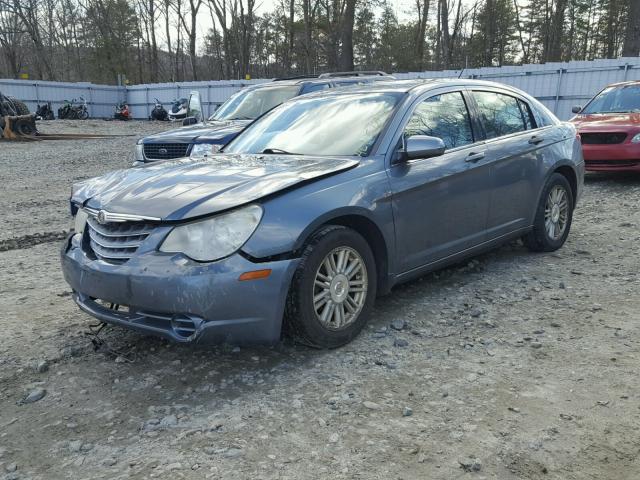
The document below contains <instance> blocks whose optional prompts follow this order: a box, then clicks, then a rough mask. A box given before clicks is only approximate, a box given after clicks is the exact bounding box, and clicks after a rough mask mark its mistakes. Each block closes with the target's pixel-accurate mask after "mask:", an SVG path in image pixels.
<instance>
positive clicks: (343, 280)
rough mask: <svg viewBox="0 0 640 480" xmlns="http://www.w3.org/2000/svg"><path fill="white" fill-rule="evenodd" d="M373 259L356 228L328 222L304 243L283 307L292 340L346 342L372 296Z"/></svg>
mask: <svg viewBox="0 0 640 480" xmlns="http://www.w3.org/2000/svg"><path fill="white" fill-rule="evenodd" d="M376 279H377V276H376V264H375V259H374V256H373V253H372V252H371V248H370V247H369V244H368V243H367V241H366V240H365V239H364V238H363V237H362V236H361V235H360V234H359V233H357V232H356V231H354V230H352V229H350V228H346V227H342V226H337V225H330V226H327V227H324V228H323V229H321V230H320V231H318V232H317V233H316V234H315V235H314V236H313V238H312V239H311V240H310V241H309V243H308V244H307V246H306V247H305V249H304V252H303V254H302V258H301V261H300V265H299V266H298V269H297V270H296V272H295V274H294V277H293V281H292V283H291V287H290V290H289V296H288V298H287V308H286V312H285V327H286V329H287V331H288V332H289V333H290V334H291V335H292V336H293V337H294V339H295V340H297V341H299V342H301V343H304V344H306V345H309V346H312V347H317V348H336V347H339V346H341V345H344V344H346V343H348V342H350V341H351V340H352V339H353V338H354V337H355V336H356V335H358V333H359V332H360V330H362V328H363V327H364V325H365V324H366V322H367V320H368V319H369V316H370V314H371V309H372V308H373V303H374V300H375V297H376V286H377V281H376Z"/></svg>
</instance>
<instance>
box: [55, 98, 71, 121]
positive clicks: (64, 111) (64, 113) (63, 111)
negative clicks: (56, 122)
mask: <svg viewBox="0 0 640 480" xmlns="http://www.w3.org/2000/svg"><path fill="white" fill-rule="evenodd" d="M73 101H74V102H75V98H74V99H73ZM62 102H63V103H62V106H61V107H60V108H59V109H58V118H59V119H61V120H66V119H68V118H71V108H72V106H73V104H72V103H71V102H70V101H69V100H63V101H62Z"/></svg>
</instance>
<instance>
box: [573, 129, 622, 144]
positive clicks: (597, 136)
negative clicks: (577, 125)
mask: <svg viewBox="0 0 640 480" xmlns="http://www.w3.org/2000/svg"><path fill="white" fill-rule="evenodd" d="M580 138H582V143H583V144H584V145H615V144H618V143H622V142H624V140H625V139H626V138H627V134H626V133H624V132H617V133H581V134H580Z"/></svg>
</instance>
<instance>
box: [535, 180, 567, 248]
mask: <svg viewBox="0 0 640 480" xmlns="http://www.w3.org/2000/svg"><path fill="white" fill-rule="evenodd" d="M552 196H554V197H553V198H552ZM554 205H556V206H557V208H555V207H554ZM548 206H549V208H547V207H548ZM573 207H574V199H573V191H572V190H571V185H569V181H568V180H567V178H566V177H565V176H564V175H561V174H559V173H554V174H553V175H551V177H550V178H549V179H548V180H547V183H546V184H545V186H544V188H543V189H542V195H541V196H540V200H539V204H538V208H537V210H536V216H535V218H534V222H533V230H531V232H529V233H528V234H527V235H525V236H524V238H523V241H524V244H525V245H526V246H527V248H529V250H531V251H534V252H553V251H555V250H558V249H559V248H560V247H562V245H564V242H565V241H566V240H567V237H568V236H569V230H570V229H571V222H572V220H573ZM556 218H557V221H556ZM563 218H564V221H563V220H562V219H563ZM551 226H552V227H553V229H552V228H551Z"/></svg>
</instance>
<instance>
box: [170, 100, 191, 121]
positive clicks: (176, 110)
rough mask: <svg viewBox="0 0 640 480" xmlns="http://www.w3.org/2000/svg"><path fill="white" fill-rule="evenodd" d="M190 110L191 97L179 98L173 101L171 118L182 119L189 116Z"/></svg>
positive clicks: (173, 119) (172, 119)
mask: <svg viewBox="0 0 640 480" xmlns="http://www.w3.org/2000/svg"><path fill="white" fill-rule="evenodd" d="M188 111H189V99H188V98H177V99H176V100H174V101H173V102H172V103H171V110H169V120H171V121H175V120H182V119H184V118H186V117H187V112H188Z"/></svg>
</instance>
